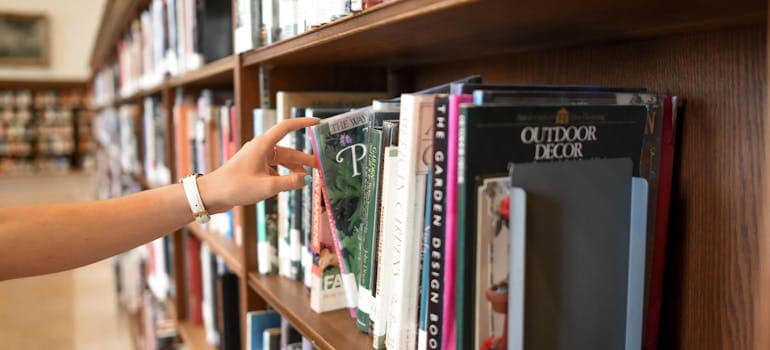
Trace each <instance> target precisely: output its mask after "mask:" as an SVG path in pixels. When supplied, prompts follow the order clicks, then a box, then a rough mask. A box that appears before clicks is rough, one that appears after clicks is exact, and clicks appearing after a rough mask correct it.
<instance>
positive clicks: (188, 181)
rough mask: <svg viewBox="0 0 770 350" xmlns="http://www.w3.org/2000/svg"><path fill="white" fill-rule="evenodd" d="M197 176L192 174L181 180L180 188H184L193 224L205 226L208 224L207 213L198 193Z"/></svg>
mask: <svg viewBox="0 0 770 350" xmlns="http://www.w3.org/2000/svg"><path fill="white" fill-rule="evenodd" d="M198 176H199V175H197V174H193V175H190V176H187V177H185V178H184V179H182V187H184V194H185V196H186V197H187V202H188V203H189V204H190V210H192V213H193V217H195V222H197V223H199V224H205V223H207V222H209V219H210V217H209V213H208V212H207V211H206V208H205V207H204V206H203V199H201V194H200V192H199V191H198V181H197V179H198Z"/></svg>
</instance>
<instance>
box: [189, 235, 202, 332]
mask: <svg viewBox="0 0 770 350" xmlns="http://www.w3.org/2000/svg"><path fill="white" fill-rule="evenodd" d="M185 256H186V257H187V278H188V281H189V282H188V287H187V288H189V289H188V292H189V299H188V301H187V308H188V310H189V311H188V315H189V316H188V318H189V319H190V322H192V323H193V324H196V325H200V324H203V309H202V307H203V281H202V277H201V258H200V257H201V242H200V241H199V240H198V238H196V237H195V236H192V235H188V236H187V254H186V255H185Z"/></svg>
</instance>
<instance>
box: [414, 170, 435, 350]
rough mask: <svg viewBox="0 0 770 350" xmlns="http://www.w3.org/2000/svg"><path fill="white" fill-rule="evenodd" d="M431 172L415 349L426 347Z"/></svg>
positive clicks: (427, 196) (425, 218)
mask: <svg viewBox="0 0 770 350" xmlns="http://www.w3.org/2000/svg"><path fill="white" fill-rule="evenodd" d="M432 182H433V175H432V172H428V181H427V185H426V191H425V217H424V221H423V226H424V227H425V228H424V231H423V237H424V238H423V243H422V250H421V259H420V260H421V261H422V275H421V276H420V308H419V310H420V318H419V322H420V328H419V332H418V333H417V350H426V349H427V348H428V293H429V289H430V288H429V287H428V286H429V284H430V281H429V279H430V217H431V206H432V205H433V199H432V196H431V194H432V191H433V189H432Z"/></svg>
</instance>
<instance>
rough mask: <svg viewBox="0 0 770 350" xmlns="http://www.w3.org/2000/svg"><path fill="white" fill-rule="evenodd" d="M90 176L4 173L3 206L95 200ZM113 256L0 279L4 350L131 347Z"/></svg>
mask: <svg viewBox="0 0 770 350" xmlns="http://www.w3.org/2000/svg"><path fill="white" fill-rule="evenodd" d="M93 184H94V179H93V177H92V176H89V175H85V174H72V175H58V176H24V177H21V176H13V177H2V176H0V207H1V206H8V205H22V204H33V203H46V202H66V201H82V200H89V199H92V198H93V197H94V193H95V189H94V185H93ZM112 266H113V265H112V261H111V259H107V260H104V261H100V262H98V263H95V264H92V265H89V266H85V267H82V268H79V269H75V270H71V271H65V272H61V273H56V274H51V275H46V276H40V277H32V278H23V279H17V280H12V281H5V282H0V348H3V349H46V350H69V349H78V350H80V349H94V350H96V349H99V350H101V349H111V350H112V349H114V350H122V349H130V348H131V346H132V345H131V339H130V334H129V328H128V325H127V324H126V320H125V316H124V315H122V314H121V313H120V312H119V308H118V304H117V301H116V298H115V292H114V290H113V288H114V287H113V286H114V283H113V278H114V275H113V272H112Z"/></svg>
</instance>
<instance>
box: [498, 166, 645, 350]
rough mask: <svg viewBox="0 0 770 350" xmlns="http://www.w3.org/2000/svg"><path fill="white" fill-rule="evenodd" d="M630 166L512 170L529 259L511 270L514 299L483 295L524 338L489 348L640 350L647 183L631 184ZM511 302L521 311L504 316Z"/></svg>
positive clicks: (501, 340)
mask: <svg viewBox="0 0 770 350" xmlns="http://www.w3.org/2000/svg"><path fill="white" fill-rule="evenodd" d="M633 167H634V164H633V162H632V161H631V160H630V159H629V158H614V159H613V158H610V159H595V160H583V161H571V162H553V163H526V164H519V163H517V164H515V165H514V166H513V167H512V171H511V174H512V175H511V184H512V185H513V186H515V187H520V188H522V189H523V190H524V191H526V219H525V220H526V225H525V230H526V238H525V243H524V246H525V249H526V251H525V252H523V253H524V254H521V252H520V251H519V252H517V253H516V254H514V255H512V258H513V259H512V260H510V262H511V264H513V266H511V271H513V272H522V271H523V273H524V276H523V282H524V283H515V284H511V285H510V288H511V289H512V290H511V292H512V294H511V296H508V295H506V294H507V291H508V286H504V287H498V288H495V289H492V290H488V291H486V295H487V299H488V300H489V303H490V304H491V305H492V308H493V309H494V310H495V312H497V313H508V314H509V315H508V317H511V318H512V319H514V320H516V321H515V322H512V323H510V324H509V327H523V330H516V329H512V330H511V332H509V334H511V335H513V334H519V335H523V339H521V338H513V337H511V338H506V337H496V338H495V339H494V341H493V342H494V344H495V345H500V346H506V347H507V348H509V349H523V348H534V349H574V348H580V349H639V348H640V347H641V345H642V339H641V338H642V337H641V334H642V313H643V307H644V299H643V293H644V286H643V284H644V255H645V243H646V227H645V226H646V221H647V217H646V214H647V213H646V211H647V185H646V181H645V180H644V179H641V178H632V169H633ZM519 234H521V233H519ZM522 258H523V259H522ZM522 263H523V264H524V266H523V267H522V266H521V264H522ZM512 278H513V279H514V280H521V279H522V276H518V275H512ZM522 289H523V291H522ZM513 296H515V297H517V298H521V297H522V296H523V304H522V303H519V302H513V303H510V304H509V305H508V308H507V309H506V308H505V307H504V306H505V304H506V303H508V300H510V299H509V298H510V297H513ZM516 305H521V306H523V309H515V308H513V306H516ZM522 314H523V317H522V316H521V315H522ZM521 320H523V322H522V321H521Z"/></svg>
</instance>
